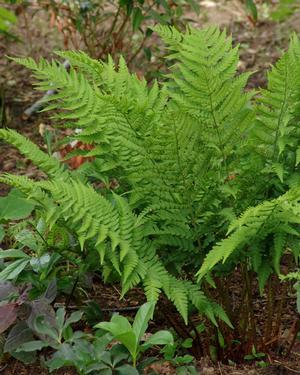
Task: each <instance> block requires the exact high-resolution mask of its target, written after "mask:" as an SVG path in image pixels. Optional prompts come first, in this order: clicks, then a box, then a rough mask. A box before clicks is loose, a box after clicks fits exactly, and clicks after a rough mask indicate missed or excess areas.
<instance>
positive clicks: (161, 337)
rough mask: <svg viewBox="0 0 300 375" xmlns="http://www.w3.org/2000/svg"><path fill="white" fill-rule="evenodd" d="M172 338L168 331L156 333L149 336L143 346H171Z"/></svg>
mask: <svg viewBox="0 0 300 375" xmlns="http://www.w3.org/2000/svg"><path fill="white" fill-rule="evenodd" d="M173 344H174V338H173V335H172V333H171V332H169V331H158V332H156V333H154V334H153V335H151V336H150V337H149V339H147V341H146V342H145V343H144V344H143V346H149V345H150V346H152V345H173Z"/></svg>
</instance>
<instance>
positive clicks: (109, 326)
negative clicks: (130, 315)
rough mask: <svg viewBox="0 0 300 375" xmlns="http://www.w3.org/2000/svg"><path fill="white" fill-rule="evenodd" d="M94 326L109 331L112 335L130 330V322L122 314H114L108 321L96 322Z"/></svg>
mask: <svg viewBox="0 0 300 375" xmlns="http://www.w3.org/2000/svg"><path fill="white" fill-rule="evenodd" d="M95 328H101V329H104V330H105V331H108V332H110V333H111V334H112V335H114V336H117V335H119V334H122V333H124V332H128V331H131V330H132V327H131V324H130V323H129V322H128V320H127V319H126V318H125V317H124V316H121V315H114V316H113V317H112V318H111V321H110V322H101V323H99V324H97V325H96V326H95Z"/></svg>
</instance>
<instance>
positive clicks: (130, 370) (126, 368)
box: [115, 365, 139, 375]
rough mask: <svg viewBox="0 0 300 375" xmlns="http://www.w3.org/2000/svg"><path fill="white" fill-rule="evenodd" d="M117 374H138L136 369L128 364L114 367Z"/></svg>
mask: <svg viewBox="0 0 300 375" xmlns="http://www.w3.org/2000/svg"><path fill="white" fill-rule="evenodd" d="M115 371H116V373H117V374H118V375H139V372H138V371H137V369H135V368H134V367H132V366H130V365H123V366H120V367H118V368H116V369H115Z"/></svg>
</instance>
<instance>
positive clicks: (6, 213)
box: [0, 189, 35, 220]
mask: <svg viewBox="0 0 300 375" xmlns="http://www.w3.org/2000/svg"><path fill="white" fill-rule="evenodd" d="M34 207H35V204H34V203H33V202H32V201H30V200H29V199H26V198H25V197H24V195H23V194H22V193H21V192H20V191H18V190H16V189H12V190H11V191H10V192H9V194H8V195H7V196H6V197H1V198H0V219H4V220H20V219H25V218H26V217H28V216H29V215H30V214H31V212H32V210H33V209H34Z"/></svg>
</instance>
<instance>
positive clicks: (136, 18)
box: [132, 8, 144, 31]
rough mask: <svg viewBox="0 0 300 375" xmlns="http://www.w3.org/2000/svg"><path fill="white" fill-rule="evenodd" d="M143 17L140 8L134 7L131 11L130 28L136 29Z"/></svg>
mask: <svg viewBox="0 0 300 375" xmlns="http://www.w3.org/2000/svg"><path fill="white" fill-rule="evenodd" d="M143 19H144V16H143V13H142V11H141V9H140V8H134V9H133V12H132V28H133V31H137V30H138V28H139V27H140V25H141V23H142V21H143Z"/></svg>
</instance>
